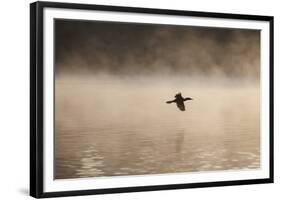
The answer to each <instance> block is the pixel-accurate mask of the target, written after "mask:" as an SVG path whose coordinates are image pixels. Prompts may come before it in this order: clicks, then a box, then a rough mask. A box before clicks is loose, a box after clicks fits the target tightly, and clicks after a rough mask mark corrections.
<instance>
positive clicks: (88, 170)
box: [55, 80, 260, 179]
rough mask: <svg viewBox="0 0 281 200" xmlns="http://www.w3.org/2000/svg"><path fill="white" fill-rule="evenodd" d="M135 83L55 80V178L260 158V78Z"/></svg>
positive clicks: (228, 164) (218, 166)
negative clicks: (243, 83)
mask: <svg viewBox="0 0 281 200" xmlns="http://www.w3.org/2000/svg"><path fill="white" fill-rule="evenodd" d="M113 82H114V81H113ZM138 84H140V85H137V84H135V82H132V83H131V82H130V83H128V80H125V81H115V82H114V83H112V82H110V81H108V82H104V81H97V80H88V81H85V80H84V81H77V80H76V81H75V80H74V81H73V80H71V81H70V80H61V81H60V80H56V93H55V103H56V104H55V106H56V115H55V178H58V179H60V178H77V177H96V176H115V175H141V174H156V173H157V174H159V173H174V172H193V171H214V170H230V169H231V170H233V169H234V170H235V169H254V168H258V167H259V166H260V152H259V144H260V138H259V131H260V129H259V89H258V86H257V87H253V86H249V87H243V88H242V87H238V86H235V87H231V86H225V87H218V86H210V87H202V86H196V85H192V86H190V87H182V85H181V87H179V85H177V84H176V83H175V84H168V83H166V84H163V83H161V84H150V83H148V82H147V81H146V82H145V83H142V82H141V81H140V83H138ZM186 85H188V84H186ZM179 90H180V91H181V92H182V94H183V95H184V96H190V97H192V98H194V101H190V102H187V103H186V111H185V112H181V111H179V110H178V109H177V108H176V105H175V104H166V103H165V102H166V101H167V100H169V99H171V97H173V95H174V94H175V93H176V92H178V91H179Z"/></svg>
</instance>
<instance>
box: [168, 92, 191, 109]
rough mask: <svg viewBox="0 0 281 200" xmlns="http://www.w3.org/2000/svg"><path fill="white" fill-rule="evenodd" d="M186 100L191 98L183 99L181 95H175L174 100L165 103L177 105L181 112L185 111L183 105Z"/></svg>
mask: <svg viewBox="0 0 281 200" xmlns="http://www.w3.org/2000/svg"><path fill="white" fill-rule="evenodd" d="M187 100H193V99H192V98H190V97H187V98H183V97H182V96H181V93H178V94H176V95H175V99H174V100H172V101H166V103H176V104H177V107H178V108H179V109H180V110H181V111H185V105H184V102H185V101H187Z"/></svg>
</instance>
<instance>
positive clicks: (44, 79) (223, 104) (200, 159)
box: [30, 2, 273, 198]
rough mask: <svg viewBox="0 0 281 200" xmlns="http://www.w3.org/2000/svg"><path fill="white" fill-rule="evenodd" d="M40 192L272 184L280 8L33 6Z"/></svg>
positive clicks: (34, 187)
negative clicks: (258, 11)
mask: <svg viewBox="0 0 281 200" xmlns="http://www.w3.org/2000/svg"><path fill="white" fill-rule="evenodd" d="M30 14H31V16H30V28H31V30H30V50H31V53H30V67H31V68H30V115H31V118H30V195H31V196H33V197H36V198H43V197H57V196H70V195H89V194H105V193H120V192H137V191H151V190H168V189H184V188H195V187H210V186H227V185H242V184H257V183H272V182H273V17H272V16H257V15H241V14H239V15H238V14H225V13H211V12H194V11H183V10H181V11H179V10H163V9H151V8H134V7H115V6H102V5H89V4H72V3H55V2H35V3H32V4H31V5H30Z"/></svg>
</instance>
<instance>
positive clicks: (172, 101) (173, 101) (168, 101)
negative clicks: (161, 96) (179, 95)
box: [166, 100, 176, 103]
mask: <svg viewBox="0 0 281 200" xmlns="http://www.w3.org/2000/svg"><path fill="white" fill-rule="evenodd" d="M174 102H176V101H175V100H172V101H166V103H174Z"/></svg>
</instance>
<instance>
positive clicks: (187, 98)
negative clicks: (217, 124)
mask: <svg viewBox="0 0 281 200" xmlns="http://www.w3.org/2000/svg"><path fill="white" fill-rule="evenodd" d="M183 100H184V101H186V100H193V99H192V98H190V97H186V98H184V99H183Z"/></svg>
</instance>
